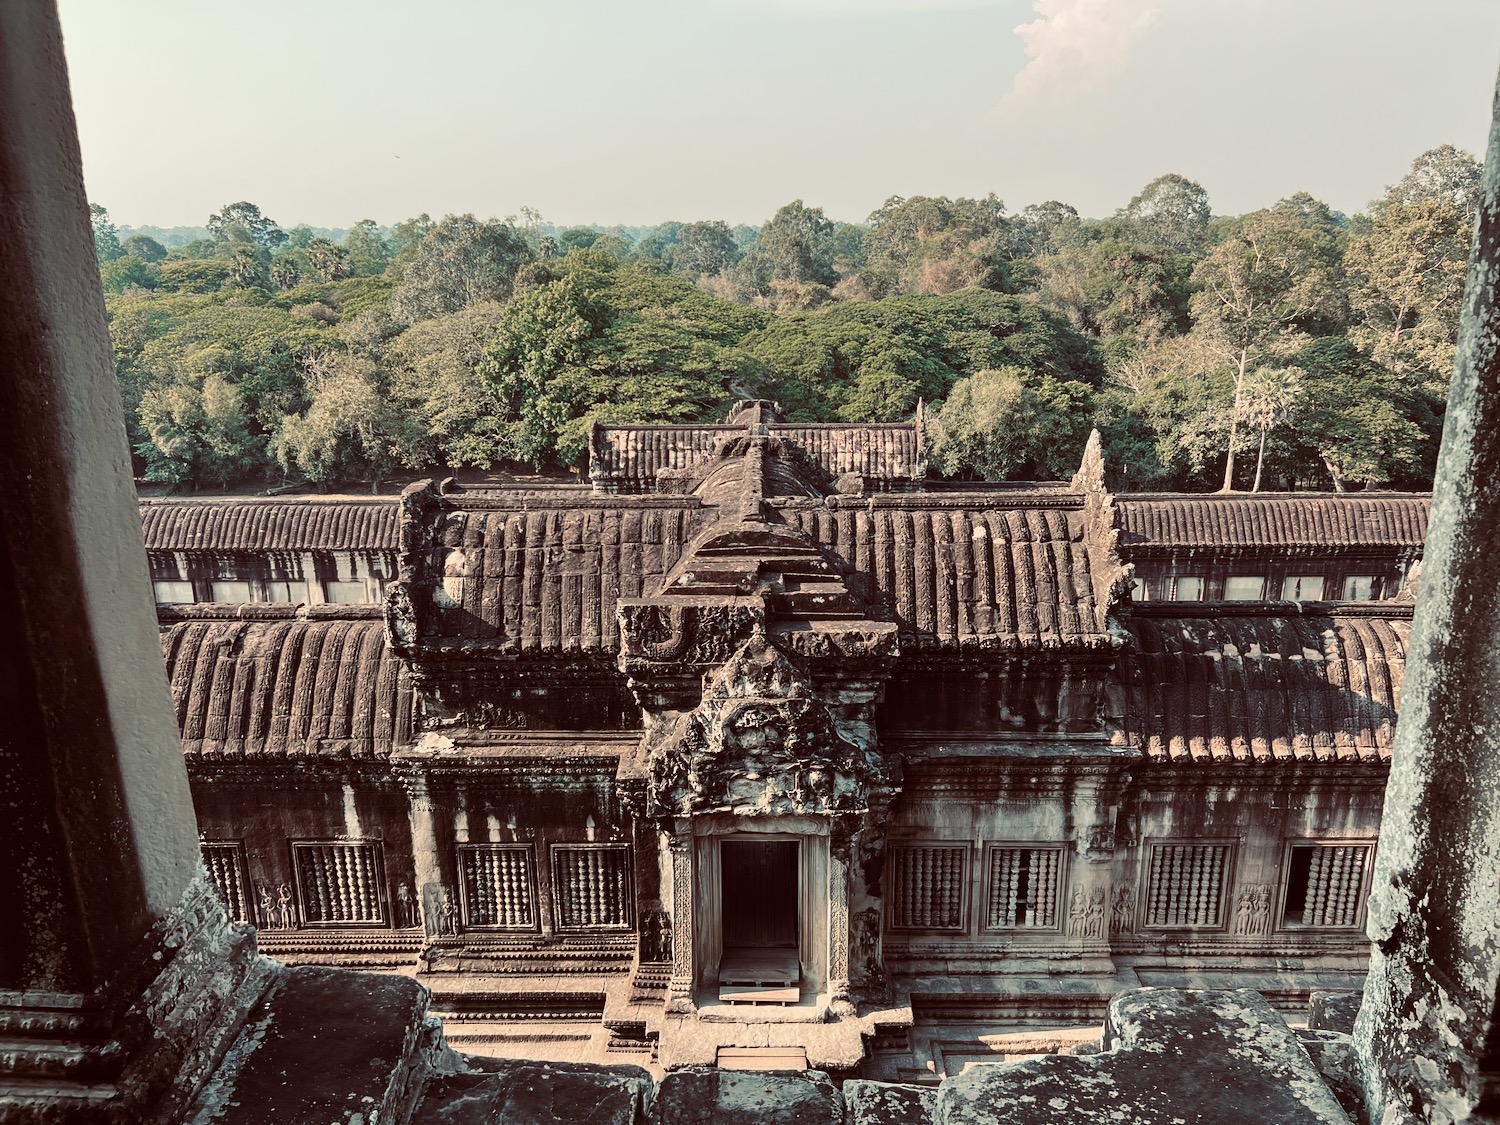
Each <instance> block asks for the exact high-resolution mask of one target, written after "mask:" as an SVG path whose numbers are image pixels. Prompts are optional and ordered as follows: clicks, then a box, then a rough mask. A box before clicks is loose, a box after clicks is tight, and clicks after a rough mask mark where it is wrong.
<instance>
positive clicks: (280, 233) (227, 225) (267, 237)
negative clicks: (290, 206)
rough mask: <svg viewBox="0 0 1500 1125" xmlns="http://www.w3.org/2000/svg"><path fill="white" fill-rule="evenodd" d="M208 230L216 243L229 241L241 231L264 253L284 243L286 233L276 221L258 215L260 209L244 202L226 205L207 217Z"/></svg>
mask: <svg viewBox="0 0 1500 1125" xmlns="http://www.w3.org/2000/svg"><path fill="white" fill-rule="evenodd" d="M208 230H209V233H210V234H211V235H212V236H213V237H214V240H215V241H217V242H224V241H226V240H231V239H232V238H233V236H234V232H235V231H236V230H241V231H243V232H244V233H245V234H246V235H247V236H248V237H249V238H250V240H251V241H252V242H254V243H255V244H256V245H257V246H259V247H261V249H263V250H266V251H271V250H275V249H276V248H277V247H278V246H280V245H281V244H282V243H283V242H285V241H286V231H284V230H282V229H281V227H279V226H277V225H276V221H275V220H274V219H272V218H270V217H268V216H266V215H262V214H261V213H260V208H259V207H257V206H256V205H255V204H253V203H250V202H248V201H246V200H243V199H242V200H240V201H239V202H238V203H226V204H225V205H224V207H223V209H222V210H219V211H215V212H214V213H213V214H212V215H210V216H209V217H208Z"/></svg>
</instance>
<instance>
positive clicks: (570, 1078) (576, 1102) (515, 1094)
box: [412, 1057, 651, 1125]
mask: <svg viewBox="0 0 1500 1125" xmlns="http://www.w3.org/2000/svg"><path fill="white" fill-rule="evenodd" d="M466 1061H467V1062H468V1065H469V1069H468V1071H466V1072H465V1073H461V1074H447V1075H441V1076H439V1077H436V1078H434V1079H433V1080H432V1081H431V1083H429V1085H428V1087H427V1093H426V1096H425V1098H424V1099H423V1101H422V1104H421V1106H420V1108H419V1109H418V1110H417V1113H416V1115H415V1116H414V1117H413V1118H412V1125H501V1123H503V1125H637V1122H639V1121H641V1120H642V1118H643V1116H644V1114H645V1110H646V1106H647V1105H648V1104H649V1103H650V1101H651V1076H650V1074H648V1073H647V1072H646V1071H644V1070H642V1069H641V1068H640V1067H638V1066H618V1067H606V1066H591V1065H588V1064H584V1063H539V1062H525V1061H519V1060H510V1059H484V1058H477V1057H475V1058H469V1059H467V1060H466Z"/></svg>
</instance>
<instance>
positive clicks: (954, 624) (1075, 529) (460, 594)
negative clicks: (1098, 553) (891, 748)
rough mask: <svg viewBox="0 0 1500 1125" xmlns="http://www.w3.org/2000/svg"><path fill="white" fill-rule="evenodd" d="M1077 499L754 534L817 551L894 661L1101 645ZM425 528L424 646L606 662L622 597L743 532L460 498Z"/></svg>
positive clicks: (667, 517) (833, 518) (916, 504)
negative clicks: (872, 610) (878, 625)
mask: <svg viewBox="0 0 1500 1125" xmlns="http://www.w3.org/2000/svg"><path fill="white" fill-rule="evenodd" d="M1080 503H1081V501H1080V500H1079V498H1078V497H1076V496H1074V495H1072V494H1068V493H1056V492H1054V493H1051V494H1043V493H1036V494H1013V495H1007V496H1006V497H1005V500H1004V504H1005V507H1003V508H1000V507H996V506H995V500H994V498H993V497H987V496H977V497H963V496H958V497H952V496H945V497H933V496H924V495H877V496H870V497H854V496H831V497H827V498H825V499H819V500H805V501H788V502H781V503H774V504H768V505H767V512H766V517H765V518H766V523H765V525H764V526H766V527H770V528H781V529H783V530H784V531H787V532H790V534H792V535H794V536H796V537H797V538H799V539H800V540H802V541H805V542H807V543H809V544H811V545H813V546H815V547H816V548H817V549H818V550H819V551H820V552H821V553H822V555H823V556H824V557H825V558H827V559H828V560H830V562H831V563H832V565H833V567H834V568H835V569H836V570H837V571H838V572H839V573H840V574H842V575H843V576H844V578H845V580H846V581H847V582H848V584H849V588H850V589H851V590H852V591H854V592H855V594H856V596H857V597H860V598H862V599H863V600H864V601H865V602H866V603H868V604H869V605H871V606H874V607H883V609H884V611H885V612H887V613H889V615H890V616H891V618H892V619H893V620H894V621H895V622H896V624H897V627H898V629H899V632H900V640H901V645H902V648H903V650H906V651H910V650H918V651H938V650H944V649H949V650H971V649H987V648H993V649H1004V648H1010V647H1015V646H1026V645H1054V646H1055V645H1071V644H1085V645H1103V644H1105V643H1106V625H1105V622H1104V620H1103V615H1102V612H1101V607H1099V606H1098V605H1096V604H1095V597H1094V588H1093V579H1092V576H1091V572H1090V562H1089V555H1088V552H1087V550H1086V549H1085V547H1084V544H1083V542H1082V537H1081V531H1080V527H1081V512H1080V511H1079V505H1080ZM428 519H429V520H430V521H431V522H430V524H429V527H430V531H429V532H428V533H427V534H426V536H425V538H426V539H427V541H428V542H430V543H431V544H432V547H431V548H429V549H428V550H427V551H425V552H423V556H424V557H423V558H421V560H420V562H419V572H418V574H417V575H416V580H415V586H416V592H415V594H414V597H415V598H416V599H417V600H418V601H419V603H420V602H421V601H422V600H423V591H425V592H426V600H427V602H428V606H430V608H428V606H420V605H419V610H418V616H419V620H420V622H421V624H420V626H419V633H420V636H419V638H418V643H419V645H434V644H438V645H440V644H443V643H444V642H456V641H465V640H467V641H478V642H482V643H483V646H484V647H493V648H498V649H499V650H500V651H501V652H504V653H508V654H522V653H538V654H568V653H575V654H598V655H604V656H611V657H612V656H613V655H614V654H615V653H616V652H617V651H618V649H619V625H618V621H617V619H616V612H615V602H616V600H617V599H619V598H642V597H645V598H650V597H655V596H657V595H658V594H661V593H662V592H663V590H662V588H663V582H664V579H665V578H666V577H667V576H668V575H669V574H670V573H671V572H672V570H673V567H674V565H676V564H677V563H678V562H679V560H681V559H683V558H684V556H685V555H686V554H687V553H688V552H689V551H690V550H691V549H692V546H693V543H694V542H695V540H697V539H698V538H699V537H701V536H704V535H706V534H709V533H713V532H716V531H717V530H718V529H720V528H722V527H724V526H725V525H726V523H727V524H729V525H731V526H732V527H738V526H739V525H737V524H735V523H734V521H733V520H731V519H728V517H721V514H720V512H719V510H718V509H717V508H715V507H714V506H712V505H704V504H702V503H700V502H699V501H698V499H697V498H695V497H681V498H677V497H672V498H668V497H621V498H618V499H604V498H597V499H592V500H584V501H580V502H576V503H573V504H570V505H568V506H567V507H561V506H540V505H533V504H532V503H531V502H529V501H526V500H524V499H521V500H518V499H515V498H507V497H506V496H505V495H504V494H502V493H491V494H488V495H483V494H478V493H462V494H457V495H454V496H451V497H447V498H445V499H444V500H443V501H442V502H441V506H440V508H438V509H437V510H434V511H431V512H430V514H429V516H428ZM765 566H766V568H767V569H768V570H774V569H775V568H776V566H777V562H776V560H775V558H774V557H772V558H768V559H767V560H766V562H765ZM674 589H677V588H674ZM677 592H679V593H681V592H683V591H682V590H681V589H677Z"/></svg>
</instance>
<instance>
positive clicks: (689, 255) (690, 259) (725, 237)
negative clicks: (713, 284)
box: [672, 219, 741, 277]
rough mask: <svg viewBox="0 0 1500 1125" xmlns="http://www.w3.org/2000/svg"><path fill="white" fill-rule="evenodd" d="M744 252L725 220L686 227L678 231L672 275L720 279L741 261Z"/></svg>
mask: <svg viewBox="0 0 1500 1125" xmlns="http://www.w3.org/2000/svg"><path fill="white" fill-rule="evenodd" d="M740 256H741V255H740V248H739V246H738V245H736V243H735V241H734V234H733V233H732V232H731V231H730V229H729V224H728V223H726V222H724V221H723V220H722V219H714V220H710V221H705V222H698V223H684V224H683V225H682V227H681V228H679V229H678V231H677V246H676V247H675V248H674V250H673V253H672V272H673V273H680V274H684V275H686V276H688V277H702V276H706V277H717V276H718V275H719V274H721V273H723V272H724V271H725V270H726V269H728V268H729V267H730V266H732V265H734V263H735V262H737V261H739V260H740Z"/></svg>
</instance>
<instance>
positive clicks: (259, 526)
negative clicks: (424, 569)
mask: <svg viewBox="0 0 1500 1125" xmlns="http://www.w3.org/2000/svg"><path fill="white" fill-rule="evenodd" d="M400 528H401V506H400V504H398V503H397V502H396V500H395V499H386V500H373V499H372V500H246V499H239V498H236V499H220V500H146V501H143V502H142V503H141V530H142V532H143V533H144V535H145V538H146V549H147V550H150V551H395V550H397V549H399V547H400V545H401V535H400Z"/></svg>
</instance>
